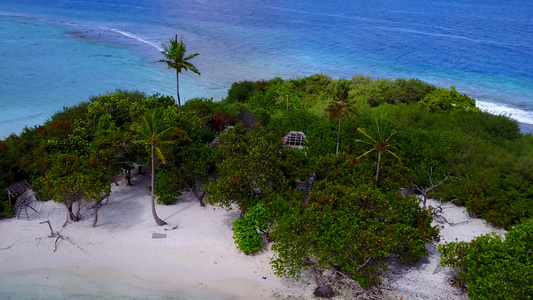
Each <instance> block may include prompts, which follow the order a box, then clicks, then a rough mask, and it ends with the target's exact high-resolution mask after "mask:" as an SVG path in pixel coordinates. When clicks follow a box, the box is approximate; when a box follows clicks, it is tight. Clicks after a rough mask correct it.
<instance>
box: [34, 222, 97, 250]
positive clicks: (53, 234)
mask: <svg viewBox="0 0 533 300" xmlns="http://www.w3.org/2000/svg"><path fill="white" fill-rule="evenodd" d="M44 223H48V227H50V232H51V233H50V235H49V236H48V237H49V238H56V241H55V243H54V252H56V251H57V245H58V244H59V240H63V241H67V242H69V243H70V244H72V245H74V246H76V247H78V249H80V250H81V251H83V252H87V251H85V250H83V249H82V248H81V247H80V246H78V245H77V244H76V243H74V242H72V241H71V240H70V238H68V237H64V236H62V235H61V234H60V233H59V232H58V231H56V232H54V230H53V229H52V224H50V221H43V222H39V224H44ZM41 239H43V238H36V239H35V240H39V243H38V244H37V246H39V244H40V243H41Z"/></svg>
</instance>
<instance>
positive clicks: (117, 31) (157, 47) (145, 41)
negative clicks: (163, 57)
mask: <svg viewBox="0 0 533 300" xmlns="http://www.w3.org/2000/svg"><path fill="white" fill-rule="evenodd" d="M101 28H103V29H106V30H109V31H113V32H116V33H120V34H122V35H123V36H125V37H129V38H132V39H134V40H137V41H139V42H141V43H144V44H147V45H150V46H152V47H154V48H156V49H157V50H159V51H163V48H162V47H161V45H158V44H157V43H154V42H151V41H148V40H145V39H144V38H142V37H141V36H139V35H137V34H134V33H131V32H127V31H124V30H120V29H116V28H107V27H103V26H102V27H101Z"/></svg>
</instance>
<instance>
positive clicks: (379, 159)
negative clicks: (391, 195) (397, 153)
mask: <svg viewBox="0 0 533 300" xmlns="http://www.w3.org/2000/svg"><path fill="white" fill-rule="evenodd" d="M380 164H381V151H379V152H378V166H377V167H376V184H375V187H376V188H377V187H378V179H379V167H380Z"/></svg>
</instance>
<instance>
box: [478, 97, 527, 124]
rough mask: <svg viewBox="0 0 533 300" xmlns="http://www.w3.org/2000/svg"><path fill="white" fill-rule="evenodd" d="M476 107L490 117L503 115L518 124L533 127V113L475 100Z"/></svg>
mask: <svg viewBox="0 0 533 300" xmlns="http://www.w3.org/2000/svg"><path fill="white" fill-rule="evenodd" d="M476 106H477V107H478V108H479V109H481V110H482V111H484V112H487V113H489V114H492V115H497V116H499V115H504V116H507V117H509V118H511V119H513V120H516V121H518V122H520V123H524V124H529V125H533V112H532V111H526V110H521V109H518V108H514V107H510V106H507V105H502V104H499V103H493V102H486V101H480V100H476Z"/></svg>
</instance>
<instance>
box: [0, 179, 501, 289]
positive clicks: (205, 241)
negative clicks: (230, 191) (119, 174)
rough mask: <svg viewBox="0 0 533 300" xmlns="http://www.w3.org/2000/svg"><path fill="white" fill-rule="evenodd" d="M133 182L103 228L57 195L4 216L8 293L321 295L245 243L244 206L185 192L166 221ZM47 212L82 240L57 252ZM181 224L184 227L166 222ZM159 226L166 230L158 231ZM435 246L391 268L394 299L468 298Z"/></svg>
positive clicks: (447, 232)
mask: <svg viewBox="0 0 533 300" xmlns="http://www.w3.org/2000/svg"><path fill="white" fill-rule="evenodd" d="M133 184H134V185H133V186H131V187H130V186H126V185H125V183H124V182H121V183H120V185H119V186H114V187H113V193H112V194H111V196H110V199H109V203H108V204H107V205H106V206H104V207H103V208H102V209H101V210H100V212H99V222H98V224H97V226H96V227H95V228H93V227H92V221H93V219H92V217H91V212H92V211H90V210H86V209H82V216H83V220H82V221H80V222H77V223H69V224H68V225H67V226H66V227H65V228H62V225H63V223H64V222H65V219H66V209H65V208H64V206H62V205H60V204H57V203H54V202H53V201H48V202H44V203H39V204H37V210H38V211H39V212H38V213H32V214H30V220H29V221H28V220H27V219H24V218H22V217H21V218H20V219H17V218H12V219H9V220H2V221H0V233H1V234H2V236H1V239H0V291H1V293H0V299H76V298H79V299H94V298H100V299H132V298H133V299H314V298H315V297H314V296H313V294H312V292H313V289H314V288H315V285H314V283H313V282H312V280H310V279H309V278H308V277H305V278H303V280H301V281H299V282H297V281H295V280H293V279H290V278H279V277H277V276H275V275H274V273H273V271H272V270H271V268H270V264H269V261H270V257H271V256H272V252H271V251H268V250H265V251H263V252H262V253H260V254H257V255H254V256H248V255H244V254H243V253H242V252H240V251H239V250H237V249H236V247H235V244H234V242H233V238H232V234H233V232H232V231H231V223H232V221H233V220H234V219H235V218H237V216H238V212H236V211H230V212H228V211H226V210H223V209H219V208H216V209H215V208H213V207H211V206H207V207H200V205H199V203H198V201H197V200H196V199H194V198H189V197H186V196H185V197H184V199H183V200H182V201H180V202H179V203H178V204H176V205H170V206H162V205H158V206H157V211H158V214H159V216H160V217H161V218H162V219H164V220H165V221H167V222H168V223H169V225H168V226H164V227H159V226H157V225H156V224H155V222H154V220H153V218H152V215H151V211H150V198H149V196H148V192H147V190H146V185H147V184H148V178H147V177H145V176H138V177H136V178H135V179H134V180H133ZM430 204H431V205H433V206H435V204H436V203H434V202H430ZM443 207H444V210H443V214H444V215H445V216H446V218H447V219H448V221H450V222H461V221H464V220H467V219H468V217H467V214H466V213H465V212H464V209H463V208H460V207H456V206H454V205H453V204H444V205H443ZM46 220H49V221H50V222H51V224H52V226H53V229H54V231H59V232H60V234H61V235H63V236H65V237H68V238H69V239H70V240H71V241H72V242H73V243H75V244H76V245H73V244H71V243H68V242H67V241H60V243H59V245H58V247H57V251H56V252H54V243H55V238H47V236H48V235H49V234H50V229H49V228H48V225H47V224H40V223H39V222H42V221H46ZM175 225H179V226H178V228H177V229H175V230H168V231H166V230H165V228H166V229H171V228H172V227H174V226H175ZM439 226H442V228H441V236H442V238H441V242H446V241H453V240H455V238H457V239H459V240H469V239H472V238H473V237H475V236H479V235H481V234H484V233H488V232H491V231H493V228H492V227H490V226H488V225H486V223H485V222H484V221H482V220H470V221H469V222H468V223H464V224H462V225H458V226H454V227H452V226H450V225H447V224H439ZM154 233H157V234H165V235H166V237H165V238H152V237H153V234H154ZM498 233H500V234H501V233H503V231H498ZM38 238H42V239H40V240H38ZM428 247H429V248H430V250H431V251H430V253H431V254H430V256H429V257H427V258H423V259H422V261H421V262H420V263H418V264H417V265H416V266H414V267H412V268H409V269H408V268H406V267H405V266H402V265H394V266H393V267H391V269H390V270H389V271H388V272H387V274H386V275H385V278H384V285H383V288H384V291H385V292H386V293H387V295H388V297H390V299H400V297H402V298H403V299H465V298H466V296H465V295H460V294H458V292H457V291H456V290H455V289H454V288H452V287H450V286H449V285H448V277H449V270H446V269H442V268H438V261H439V257H438V252H437V251H436V250H435V249H434V247H432V246H428ZM436 269H437V271H436V272H435V270H436ZM336 298H338V299H349V298H350V297H349V296H346V295H339V296H337V297H336Z"/></svg>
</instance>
